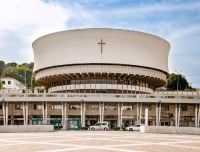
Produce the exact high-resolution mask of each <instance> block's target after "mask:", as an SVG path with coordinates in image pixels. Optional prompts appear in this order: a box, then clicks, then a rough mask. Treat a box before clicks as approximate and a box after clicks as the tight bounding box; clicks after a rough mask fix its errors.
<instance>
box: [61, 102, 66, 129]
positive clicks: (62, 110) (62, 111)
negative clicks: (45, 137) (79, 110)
mask: <svg viewBox="0 0 200 152" xmlns="http://www.w3.org/2000/svg"><path fill="white" fill-rule="evenodd" d="M61 113H62V126H63V129H64V126H65V124H64V123H65V121H64V103H63V102H62V109H61Z"/></svg>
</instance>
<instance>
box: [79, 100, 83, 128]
mask: <svg viewBox="0 0 200 152" xmlns="http://www.w3.org/2000/svg"><path fill="white" fill-rule="evenodd" d="M80 115H81V127H82V126H83V103H82V102H81V111H80Z"/></svg>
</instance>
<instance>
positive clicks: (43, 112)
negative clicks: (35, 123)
mask: <svg viewBox="0 0 200 152" xmlns="http://www.w3.org/2000/svg"><path fill="white" fill-rule="evenodd" d="M42 105H43V106H42V121H43V124H45V105H44V102H42Z"/></svg>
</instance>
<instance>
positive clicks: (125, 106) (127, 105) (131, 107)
mask: <svg viewBox="0 0 200 152" xmlns="http://www.w3.org/2000/svg"><path fill="white" fill-rule="evenodd" d="M122 109H123V110H133V106H132V104H124V105H123V107H122Z"/></svg>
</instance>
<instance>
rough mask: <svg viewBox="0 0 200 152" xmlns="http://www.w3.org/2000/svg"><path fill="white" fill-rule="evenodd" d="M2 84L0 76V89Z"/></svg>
mask: <svg viewBox="0 0 200 152" xmlns="http://www.w3.org/2000/svg"><path fill="white" fill-rule="evenodd" d="M2 87H3V85H2V82H1V78H0V90H1V89H2Z"/></svg>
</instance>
